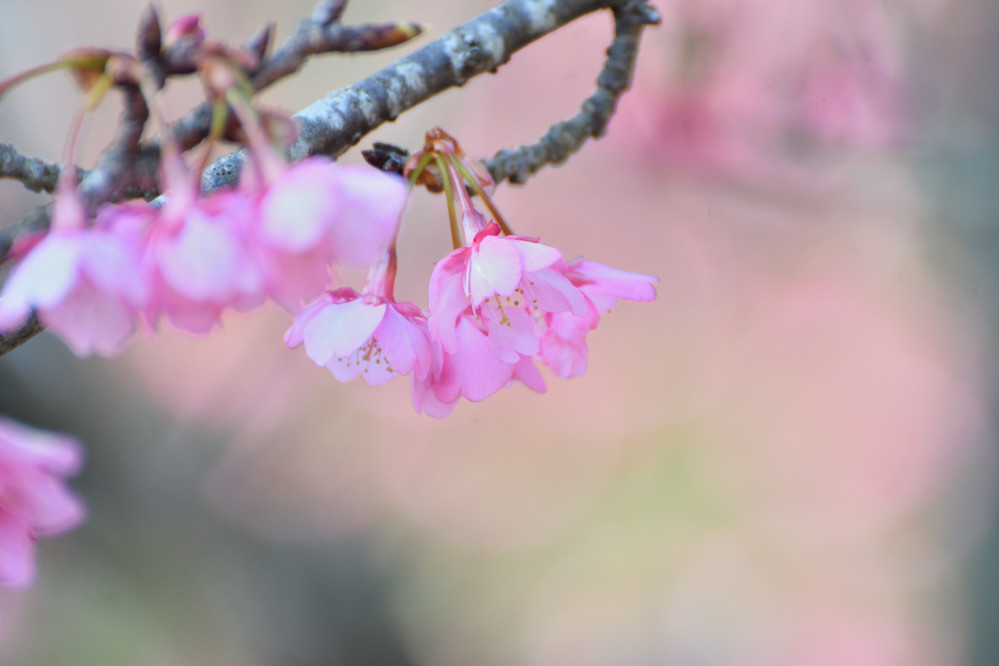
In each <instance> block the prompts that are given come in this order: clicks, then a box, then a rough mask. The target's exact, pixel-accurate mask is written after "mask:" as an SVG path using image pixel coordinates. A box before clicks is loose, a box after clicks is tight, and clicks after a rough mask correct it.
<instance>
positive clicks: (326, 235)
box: [243, 157, 407, 310]
mask: <svg viewBox="0 0 999 666" xmlns="http://www.w3.org/2000/svg"><path fill="white" fill-rule="evenodd" d="M272 171H273V169H272ZM246 172H248V173H249V172H252V170H250V169H247V170H246ZM272 177H273V181H272V182H270V183H269V184H268V185H267V186H266V187H262V188H261V189H260V195H259V202H258V204H257V210H256V213H257V221H256V227H255V228H254V229H252V230H250V231H249V233H250V235H251V237H252V239H253V240H252V243H253V246H254V248H255V252H256V255H257V261H258V263H259V264H260V265H261V267H262V270H263V273H264V276H265V280H266V282H267V291H268V293H269V295H270V296H271V297H272V298H273V299H274V300H275V301H276V302H277V303H279V304H280V305H282V306H283V307H285V308H286V309H288V310H294V309H297V308H298V307H300V306H301V304H302V302H303V301H304V300H307V299H310V298H314V297H315V296H316V295H317V294H319V293H320V292H321V291H322V290H323V289H324V288H325V287H326V285H327V284H328V283H329V281H330V264H331V263H332V262H333V261H334V260H336V261H342V262H344V263H348V264H351V265H355V266H363V265H367V264H369V263H371V262H372V261H375V260H376V259H377V258H378V257H379V255H380V253H381V252H382V251H383V250H384V248H385V247H387V246H388V245H389V244H391V243H392V242H393V241H394V239H395V235H396V233H397V231H398V225H399V217H400V215H401V214H402V208H403V206H404V205H405V201H406V195H407V188H406V185H405V184H404V181H403V180H402V179H400V178H398V177H395V176H390V175H387V174H382V173H380V172H377V171H374V170H373V169H368V168H363V167H357V166H341V165H338V164H336V163H335V162H332V161H331V160H329V159H327V158H321V157H312V158H309V159H306V160H303V161H302V162H299V163H297V164H294V165H292V166H290V167H288V168H287V169H285V170H283V171H281V172H280V174H279V175H276V176H273V175H272ZM243 187H244V189H247V190H249V189H252V188H253V187H254V184H253V182H252V181H250V180H248V179H244V184H243Z"/></svg>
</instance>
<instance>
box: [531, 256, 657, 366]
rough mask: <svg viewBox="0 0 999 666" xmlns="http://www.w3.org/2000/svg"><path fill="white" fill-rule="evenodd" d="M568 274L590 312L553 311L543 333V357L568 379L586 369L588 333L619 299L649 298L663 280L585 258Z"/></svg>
mask: <svg viewBox="0 0 999 666" xmlns="http://www.w3.org/2000/svg"><path fill="white" fill-rule="evenodd" d="M566 277H567V278H568V279H569V281H570V282H571V283H572V284H573V285H575V286H577V287H578V288H579V291H580V292H581V293H582V294H583V296H584V297H585V298H586V305H587V313H586V314H585V315H583V316H575V315H573V314H572V313H568V312H558V313H554V314H549V315H547V317H546V320H545V323H546V327H547V330H545V332H544V333H543V334H542V336H541V340H540V342H541V345H540V347H541V348H540V353H539V358H540V359H541V361H542V362H543V363H544V364H545V365H547V366H548V368H549V369H550V370H551V371H552V372H553V373H554V374H555V376H556V377H561V378H563V379H568V378H570V377H578V376H579V375H582V374H583V373H584V372H586V366H587V345H586V334H587V333H589V332H590V331H592V330H593V329H595V328H596V327H597V324H598V323H599V322H600V317H601V316H602V315H604V314H606V313H607V312H609V311H610V309H611V308H613V307H614V305H615V304H616V303H617V299H619V298H625V299H628V300H631V301H641V302H648V301H651V300H653V299H655V297H656V290H655V287H654V286H653V285H654V284H655V283H656V282H658V281H659V280H658V279H657V278H654V277H652V276H651V275H641V274H639V273H630V272H628V271H622V270H618V269H616V268H611V267H610V266H605V265H604V264H600V263H597V262H595V261H584V260H583V259H582V258H580V259H576V260H574V261H571V262H569V264H568V265H567V266H566Z"/></svg>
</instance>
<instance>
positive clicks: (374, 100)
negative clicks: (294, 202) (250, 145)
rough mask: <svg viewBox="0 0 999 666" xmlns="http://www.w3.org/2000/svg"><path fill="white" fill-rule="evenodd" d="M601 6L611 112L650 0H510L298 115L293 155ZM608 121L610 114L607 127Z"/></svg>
mask: <svg viewBox="0 0 999 666" xmlns="http://www.w3.org/2000/svg"><path fill="white" fill-rule="evenodd" d="M598 9H612V10H614V12H615V14H616V23H618V24H620V25H618V26H617V32H618V37H617V38H615V41H614V44H613V45H612V48H613V49H614V51H615V54H617V55H612V56H611V57H610V58H609V59H608V64H607V66H606V67H605V72H604V73H602V74H601V80H602V81H603V82H604V83H602V84H601V87H600V88H598V90H597V93H596V94H595V95H594V97H597V98H599V99H598V101H597V102H590V103H589V105H588V106H593V107H594V108H595V109H596V110H597V111H598V112H599V113H598V114H597V115H596V116H594V117H599V115H600V114H603V113H606V115H607V116H609V115H610V112H611V111H612V110H613V101H611V103H610V104H609V107H608V105H607V104H606V103H605V102H604V101H602V100H603V98H604V97H605V96H606V95H608V94H611V95H612V96H613V98H614V99H616V94H614V93H609V91H611V90H614V89H615V88H616V87H618V86H622V87H621V89H622V90H623V89H624V88H626V87H627V85H628V83H629V82H630V72H631V66H632V62H633V59H634V46H635V42H636V41H637V39H638V35H639V32H640V29H641V27H642V26H643V25H646V24H648V23H650V22H655V21H656V20H658V16H657V15H656V14H655V11H654V10H653V9H652V8H651V7H649V6H648V5H647V4H646V3H645V2H644V1H643V0H508V1H507V2H504V3H503V4H502V5H499V6H498V7H495V8H494V9H491V10H490V11H488V12H486V13H485V14H482V15H480V16H478V17H476V18H474V19H472V20H471V21H469V22H468V23H465V24H464V25H462V26H460V27H458V28H456V29H454V30H452V31H451V32H449V33H447V34H446V35H444V36H443V37H440V38H439V39H437V40H435V41H434V42H432V43H430V44H428V45H426V46H424V47H423V48H421V49H419V50H418V51H416V52H414V53H412V54H411V55H408V56H406V57H405V58H403V59H401V60H399V61H397V62H396V63H394V64H392V65H390V66H388V67H386V68H385V69H383V70H382V71H380V72H377V73H376V74H373V75H371V76H369V77H368V78H366V79H364V80H362V81H358V82H357V83H355V84H353V85H350V86H347V87H346V88H341V89H340V90H337V91H334V92H332V93H330V94H329V95H327V96H326V97H325V98H323V99H321V100H319V101H318V102H316V103H314V104H312V105H311V106H309V107H308V108H307V109H305V110H303V111H301V112H299V113H298V114H296V116H295V119H296V121H297V122H298V123H299V127H300V130H301V131H300V133H299V136H298V139H297V140H296V141H295V143H294V144H293V145H292V146H291V148H290V149H289V156H290V158H291V159H292V160H300V159H303V158H305V157H308V156H309V155H320V154H325V155H332V156H334V157H336V156H338V155H340V154H342V153H343V152H344V151H346V150H347V149H348V148H349V147H350V146H352V145H354V144H355V143H357V142H358V141H360V140H361V138H362V137H364V136H365V135H366V134H368V133H369V132H371V131H372V130H374V129H375V128H376V127H378V126H379V125H381V124H382V123H384V122H387V121H390V120H395V119H396V117H398V116H399V114H401V113H403V112H404V111H406V110H408V109H411V108H412V107H414V106H416V105H418V104H420V103H421V102H424V101H426V100H427V99H429V98H430V97H433V96H434V95H436V94H438V93H440V92H443V91H445V90H447V89H448V88H452V87H456V86H460V85H462V84H463V83H465V82H466V81H467V80H468V79H470V78H472V77H473V76H477V75H479V74H482V73H484V72H492V71H496V69H497V68H499V67H500V66H501V65H503V64H504V63H505V62H507V61H508V60H509V59H510V56H512V55H513V54H514V53H515V52H516V51H518V50H520V49H522V48H523V47H525V46H527V45H528V44H530V43H531V42H533V41H535V40H536V39H539V38H540V37H543V36H544V35H547V34H548V33H550V32H553V31H554V30H556V29H558V28H559V27H561V26H563V25H565V24H567V23H569V22H571V21H573V20H575V19H577V18H579V17H580V16H583V15H585V14H588V13H590V12H593V11H596V10H598ZM629 54H630V55H629ZM608 70H611V72H610V73H608ZM619 74H621V75H619ZM605 87H606V90H605V89H604V88H605ZM591 99H592V98H591ZM570 122H571V121H570ZM604 123H606V117H605V118H604V119H603V121H602V123H601V128H600V129H602V124H604ZM595 131H596V134H599V131H600V130H595ZM596 134H592V135H596ZM581 142H582V141H581V140H580V143H581ZM577 146H578V144H577ZM570 152H571V151H570ZM556 154H557V151H556ZM566 154H568V153H566ZM244 158H245V156H244V153H243V152H242V151H238V150H237V151H235V152H233V153H230V154H229V155H226V156H224V157H222V158H220V159H219V160H217V161H216V162H215V163H214V164H212V165H211V166H210V167H209V168H208V169H207V170H206V171H205V173H204V175H203V177H202V181H201V185H202V189H203V190H205V191H210V190H214V189H218V188H222V187H231V186H233V185H235V183H236V181H237V180H238V177H239V169H240V165H241V164H242V162H243V159H244ZM494 159H495V158H494ZM563 159H564V158H563Z"/></svg>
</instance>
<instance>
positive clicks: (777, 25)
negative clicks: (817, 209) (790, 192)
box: [622, 0, 921, 184]
mask: <svg viewBox="0 0 999 666" xmlns="http://www.w3.org/2000/svg"><path fill="white" fill-rule="evenodd" d="M896 4H898V3H896ZM919 4H921V3H919V2H916V1H915V0H910V1H909V2H906V3H901V5H900V6H895V4H893V5H892V6H891V8H887V7H886V6H885V5H884V3H878V2H873V0H849V1H846V2H828V1H826V0H803V1H802V2H798V3H784V2H776V1H774V0H764V1H762V2H753V3H741V2H733V1H732V0H707V1H705V0H683V1H681V2H678V3H671V4H670V5H669V6H666V7H664V8H663V9H664V26H663V28H664V30H665V31H666V33H667V35H668V39H667V40H663V41H662V42H660V44H661V45H665V46H666V47H667V50H666V51H663V50H660V51H659V59H658V61H656V60H655V59H653V60H650V61H647V66H646V67H644V68H643V69H642V70H640V71H639V74H638V75H639V78H640V79H642V80H641V82H640V83H639V84H638V85H636V94H635V95H634V96H629V98H626V99H625V100H623V104H622V111H623V112H624V115H626V116H631V122H628V123H622V126H625V127H629V128H632V129H633V131H634V132H635V134H634V138H635V139H636V142H638V143H639V144H640V145H641V147H642V148H641V149H642V150H643V151H649V154H650V157H651V158H652V159H655V160H656V161H664V162H666V163H668V164H669V165H670V166H671V167H673V168H675V169H677V170H679V171H685V172H691V173H697V174H706V175H709V176H712V177H725V178H736V179H739V180H749V181H757V182H761V183H765V182H770V183H771V184H772V183H773V181H774V179H775V178H776V179H777V180H779V181H780V182H781V183H784V184H786V183H787V182H788V180H794V181H797V180H801V179H802V174H799V173H797V171H798V170H796V169H795V168H794V166H795V165H796V164H798V163H799V162H800V161H801V160H802V159H803V158H807V157H810V156H829V155H832V154H836V153H838V152H841V151H844V150H847V151H851V150H852V151H855V150H858V149H859V150H871V149H884V148H887V147H891V146H894V145H897V144H898V142H899V141H900V140H902V139H903V138H904V137H905V135H906V125H907V120H908V115H909V114H908V110H907V102H906V99H907V97H908V91H907V82H906V72H905V69H904V53H905V49H904V44H903V39H904V30H905V25H906V20H905V17H904V15H905V14H906V13H914V12H916V11H918V9H919V8H918V7H917V6H916V5H919ZM650 46H653V47H654V44H650Z"/></svg>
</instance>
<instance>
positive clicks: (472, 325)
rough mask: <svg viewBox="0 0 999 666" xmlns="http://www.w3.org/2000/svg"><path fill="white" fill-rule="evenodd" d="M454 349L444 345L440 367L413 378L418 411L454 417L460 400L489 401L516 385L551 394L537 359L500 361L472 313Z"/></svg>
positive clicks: (462, 321) (463, 319) (458, 330)
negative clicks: (547, 391)
mask: <svg viewBox="0 0 999 666" xmlns="http://www.w3.org/2000/svg"><path fill="white" fill-rule="evenodd" d="M435 342H436V341H435ZM438 344H439V343H438ZM454 349H455V351H454V353H449V352H447V351H446V350H445V349H444V348H443V345H440V346H438V347H436V348H435V352H436V354H438V355H439V357H440V362H439V365H437V366H435V369H434V371H433V372H431V373H430V374H428V375H427V376H426V377H424V378H422V379H421V378H419V377H416V376H414V377H413V381H412V393H413V406H414V407H415V408H416V410H417V411H423V412H426V413H427V414H428V415H430V416H434V417H437V418H441V417H444V416H447V415H448V414H449V413H450V411H451V409H452V408H453V407H454V404H455V403H456V402H457V401H458V398H461V397H464V398H465V399H466V400H469V401H471V402H478V401H480V400H485V399H486V398H488V397H489V396H491V395H492V394H494V393H496V392H497V391H499V390H500V389H502V388H504V387H506V386H509V385H511V384H513V383H514V382H515V381H520V382H521V383H522V384H524V385H525V386H527V387H528V388H530V389H531V390H533V391H537V392H538V393H544V392H545V391H546V390H547V387H546V386H545V381H544V379H543V378H542V377H541V374H540V373H539V372H538V369H537V366H535V365H534V360H533V358H532V357H531V356H528V355H524V354H517V355H516V358H514V359H512V360H505V359H504V358H499V357H497V356H496V354H494V353H493V351H492V349H491V348H490V344H489V335H488V333H487V332H486V331H484V330H482V327H481V326H480V324H479V323H477V322H476V320H475V318H474V317H473V316H471V315H470V313H463V314H462V315H461V316H460V317H459V318H458V321H457V324H456V326H455V329H454ZM505 356H506V355H505Z"/></svg>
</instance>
